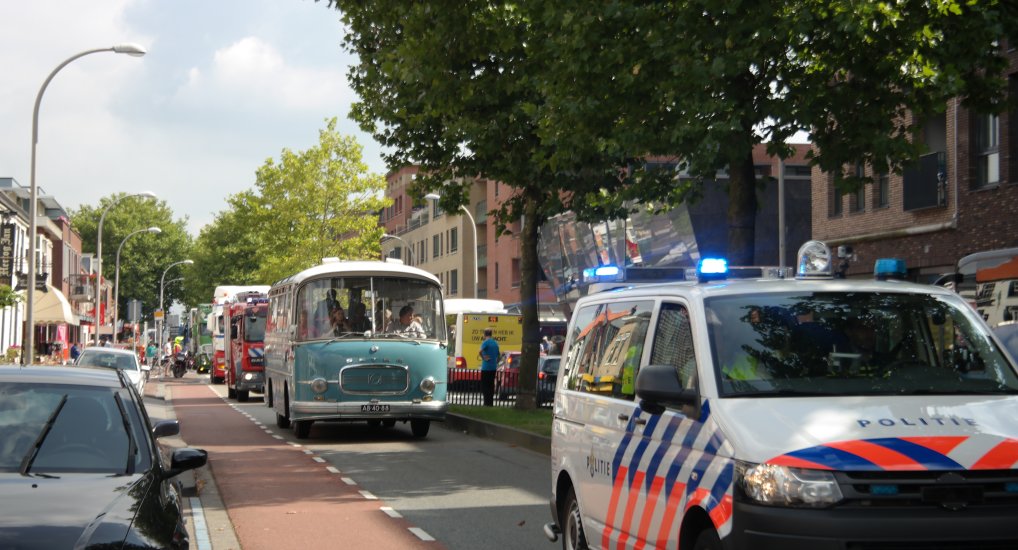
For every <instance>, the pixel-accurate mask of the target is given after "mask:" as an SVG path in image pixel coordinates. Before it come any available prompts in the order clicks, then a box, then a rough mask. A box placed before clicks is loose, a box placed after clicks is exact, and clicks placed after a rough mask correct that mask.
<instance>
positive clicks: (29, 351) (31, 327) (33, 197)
mask: <svg viewBox="0 0 1018 550" xmlns="http://www.w3.org/2000/svg"><path fill="white" fill-rule="evenodd" d="M100 52H114V53H126V54H127V55H130V56H134V57H140V56H143V55H145V48H142V47H141V46H139V45H137V44H117V45H115V46H111V47H109V48H96V49H92V50H85V51H83V52H79V53H76V54H74V55H72V56H71V57H68V58H67V59H66V60H64V62H63V63H61V64H59V65H57V68H55V69H53V71H52V72H51V73H50V74H49V76H47V77H46V80H45V81H44V82H43V83H42V87H41V88H39V94H38V95H36V96H35V108H34V109H33V110H32V164H31V170H30V174H31V177H30V180H31V181H30V182H29V186H30V189H31V191H30V194H29V203H28V242H29V245H28V257H29V258H28V291H27V292H26V294H27V295H28V296H29V298H28V303H27V304H26V306H25V347H24V352H23V353H22V354H21V357H22V361H23V363H24V364H26V365H31V364H32V356H33V355H34V354H35V316H34V310H35V252H36V249H35V239H36V235H35V233H36V232H37V231H38V221H37V220H36V219H35V218H36V216H38V215H39V205H38V204H37V201H38V197H37V195H38V188H37V186H36V184H35V146H36V144H37V143H39V106H40V105H41V104H42V94H43V93H44V92H45V91H46V87H47V86H49V83H50V81H51V80H53V77H54V76H56V74H57V73H58V72H60V69H63V68H64V67H65V66H66V65H67V64H68V63H70V62H72V61H74V60H75V59H78V58H80V57H84V56H86V55H89V54H93V53H100ZM97 332H98V331H97Z"/></svg>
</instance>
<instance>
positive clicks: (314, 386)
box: [311, 378, 329, 393]
mask: <svg viewBox="0 0 1018 550" xmlns="http://www.w3.org/2000/svg"><path fill="white" fill-rule="evenodd" d="M328 387H329V383H328V382H326V381H325V379H324V378H315V379H314V380H312V381H311V391H313V392H315V393H325V390H326V389H328Z"/></svg>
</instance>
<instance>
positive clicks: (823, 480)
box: [736, 462, 842, 508]
mask: <svg viewBox="0 0 1018 550" xmlns="http://www.w3.org/2000/svg"><path fill="white" fill-rule="evenodd" d="M736 471H737V472H738V479H739V481H740V483H741V485H742V489H743V490H744V491H745V492H746V496H747V497H749V498H750V499H751V500H754V501H756V502H758V503H760V504H770V505H773V506H801V507H813V508H820V507H824V506H830V505H832V504H837V503H838V502H839V501H841V499H842V495H841V488H840V487H838V482H837V480H835V479H834V474H833V473H831V472H828V471H824V470H809V469H804V468H790V467H788V466H779V465H776V464H750V463H746V462H739V463H737V464H736Z"/></svg>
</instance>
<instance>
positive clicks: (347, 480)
mask: <svg viewBox="0 0 1018 550" xmlns="http://www.w3.org/2000/svg"><path fill="white" fill-rule="evenodd" d="M339 479H342V480H343V483H346V484H347V485H357V482H356V481H354V480H352V479H350V478H348V477H341V478H339Z"/></svg>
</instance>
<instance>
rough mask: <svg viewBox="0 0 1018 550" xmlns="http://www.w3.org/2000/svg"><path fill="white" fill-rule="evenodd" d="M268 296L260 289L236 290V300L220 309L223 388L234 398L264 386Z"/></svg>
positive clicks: (243, 396)
mask: <svg viewBox="0 0 1018 550" xmlns="http://www.w3.org/2000/svg"><path fill="white" fill-rule="evenodd" d="M268 307H269V301H268V297H267V296H266V295H265V294H262V293H256V292H252V293H238V294H237V301H236V302H235V303H232V304H228V305H227V306H226V307H225V308H224V309H223V317H224V318H225V321H226V326H227V327H228V328H227V330H225V331H224V332H225V338H226V342H225V346H224V348H225V350H224V351H225V365H226V391H227V395H228V396H229V397H231V398H236V399H237V401H247V399H248V395H249V393H250V392H251V391H252V390H253V391H256V392H258V393H263V392H264V387H265V315H266V313H267V312H268Z"/></svg>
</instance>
